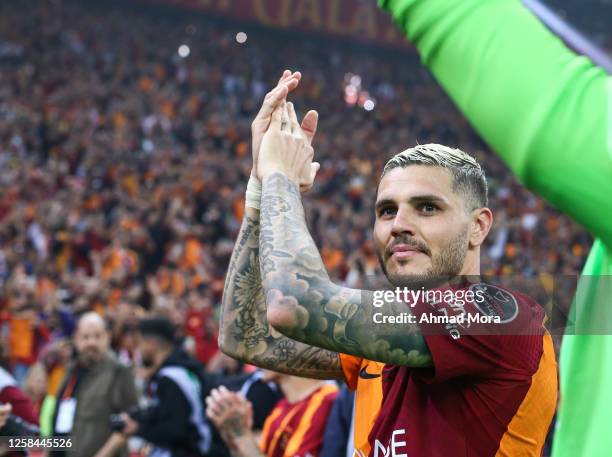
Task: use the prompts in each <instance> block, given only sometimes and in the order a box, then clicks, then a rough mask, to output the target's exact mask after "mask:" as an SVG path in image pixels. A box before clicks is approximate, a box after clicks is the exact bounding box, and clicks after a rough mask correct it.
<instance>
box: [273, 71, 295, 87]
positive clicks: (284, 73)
mask: <svg viewBox="0 0 612 457" xmlns="http://www.w3.org/2000/svg"><path fill="white" fill-rule="evenodd" d="M291 75H292V73H291V70H285V71H283V74H282V75H281V77H280V79H279V80H278V83H277V84H276V85H277V86H279V85H280V83H282V82H283V81H285V80H286V79H287V78H289V76H291Z"/></svg>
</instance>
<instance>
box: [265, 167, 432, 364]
mask: <svg viewBox="0 0 612 457" xmlns="http://www.w3.org/2000/svg"><path fill="white" fill-rule="evenodd" d="M259 245H260V252H261V259H260V264H261V274H262V278H263V285H264V289H265V292H266V294H267V297H268V306H273V307H274V309H275V310H279V309H280V310H283V311H286V313H285V314H286V315H287V316H290V317H289V318H288V319H289V320H290V323H288V324H287V325H286V326H279V327H278V329H279V330H280V331H282V333H283V334H285V335H287V336H289V337H290V338H292V339H295V340H298V341H302V342H304V343H307V344H312V345H314V346H318V347H323V348H327V349H330V350H333V351H338V352H344V353H348V354H354V355H357V356H361V357H365V358H368V359H370V360H376V361H381V362H385V363H391V364H396V365H409V366H414V367H424V366H430V365H431V355H430V353H429V350H428V348H427V345H426V343H425V340H424V338H423V336H422V334H421V332H420V330H419V327H418V325H416V324H414V325H391V324H375V323H374V322H373V319H372V314H373V312H374V310H375V308H374V307H373V306H372V294H371V292H369V291H362V290H356V289H348V288H343V287H340V286H338V285H336V284H334V283H333V282H332V281H331V280H330V278H329V276H328V274H327V271H326V269H325V265H324V264H323V260H322V259H321V255H320V254H319V251H318V249H317V247H316V245H315V243H314V241H313V239H312V237H311V236H310V233H309V232H308V227H307V225H306V219H305V215H304V208H303V206H302V201H301V197H300V192H299V188H298V186H297V185H296V184H295V183H293V182H292V181H290V180H289V179H288V178H287V177H286V176H285V175H283V174H282V173H274V174H272V175H271V176H269V177H268V178H267V179H266V180H265V181H264V183H263V195H262V201H261V233H260V236H259ZM386 306H387V308H386V311H387V312H393V313H395V314H400V313H402V312H403V313H405V312H409V307H408V306H406V305H405V304H404V303H395V304H389V305H386Z"/></svg>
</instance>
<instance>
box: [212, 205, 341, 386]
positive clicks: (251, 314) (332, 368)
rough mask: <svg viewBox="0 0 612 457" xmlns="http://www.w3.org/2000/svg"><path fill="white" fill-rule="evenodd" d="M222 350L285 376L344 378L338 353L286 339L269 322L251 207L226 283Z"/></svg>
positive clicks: (256, 217)
mask: <svg viewBox="0 0 612 457" xmlns="http://www.w3.org/2000/svg"><path fill="white" fill-rule="evenodd" d="M219 348H220V349H221V350H222V351H223V352H224V353H226V354H227V355H229V356H230V357H233V358H236V359H239V360H242V361H244V362H247V363H252V364H253V365H257V366H259V367H262V368H267V369H271V370H274V371H280V372H282V373H287V374H292V375H296V376H303V377H308V378H318V379H332V378H335V379H342V378H343V374H342V369H341V367H340V361H339V358H338V354H337V353H336V352H334V351H329V350H326V349H321V348H318V347H313V346H310V345H307V344H304V343H300V342H298V341H295V340H292V339H290V338H287V337H286V336H284V335H282V334H281V333H279V332H278V331H276V330H274V328H272V327H271V326H270V325H269V324H268V320H267V318H266V300H265V296H264V294H263V289H262V284H261V276H260V266H259V211H257V210H255V209H252V208H247V209H246V213H245V218H244V221H243V223H242V228H241V229H240V234H239V235H238V241H237V242H236V246H235V247H234V252H233V254H232V259H231V261H230V266H229V270H228V273H227V278H226V280H225V289H224V291H223V300H222V303H221V319H220V330H219Z"/></svg>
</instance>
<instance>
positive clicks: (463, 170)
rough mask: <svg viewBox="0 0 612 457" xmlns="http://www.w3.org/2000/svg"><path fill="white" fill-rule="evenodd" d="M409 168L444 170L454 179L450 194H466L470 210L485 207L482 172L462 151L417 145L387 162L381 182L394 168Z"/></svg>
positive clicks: (484, 186)
mask: <svg viewBox="0 0 612 457" xmlns="http://www.w3.org/2000/svg"><path fill="white" fill-rule="evenodd" d="M410 165H425V166H428V167H442V168H446V169H447V170H449V171H450V173H451V174H452V175H453V190H454V191H463V192H464V193H466V196H467V197H468V199H469V200H470V203H471V205H470V206H471V208H470V210H471V209H475V208H479V207H484V206H487V205H488V196H487V193H488V190H489V189H488V186H487V179H486V177H485V172H484V170H483V169H482V167H481V166H480V164H479V163H478V162H477V161H476V159H474V157H472V156H471V155H469V154H467V153H465V152H463V151H462V150H461V149H453V148H449V147H448V146H444V145H441V144H434V143H432V144H419V145H416V146H415V147H413V148H409V149H406V150H404V151H402V152H400V153H399V154H396V155H395V156H393V157H392V158H391V159H389V161H388V162H387V163H386V164H385V167H384V168H383V172H382V175H381V178H382V177H383V176H385V175H386V174H387V173H388V172H389V171H391V170H393V169H394V168H406V167H408V166H410Z"/></svg>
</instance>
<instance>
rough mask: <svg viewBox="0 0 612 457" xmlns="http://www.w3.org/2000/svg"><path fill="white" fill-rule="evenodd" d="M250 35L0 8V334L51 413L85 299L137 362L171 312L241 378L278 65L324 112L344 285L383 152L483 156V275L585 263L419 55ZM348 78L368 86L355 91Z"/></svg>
mask: <svg viewBox="0 0 612 457" xmlns="http://www.w3.org/2000/svg"><path fill="white" fill-rule="evenodd" d="M239 30H241V28H240V27H237V26H235V25H227V24H225V25H223V24H219V23H215V22H211V21H210V20H206V19H204V18H199V17H194V16H193V15H187V14H180V13H174V12H169V11H168V10H166V9H161V8H160V9H158V8H157V7H155V8H154V7H148V8H147V9H146V11H145V10H144V8H142V9H139V8H138V6H132V7H128V6H124V7H123V8H121V9H117V8H102V7H99V6H95V5H94V4H90V3H82V2H76V1H40V0H35V1H32V2H29V5H28V12H27V14H24V12H23V8H22V6H20V5H19V4H18V3H15V2H2V3H1V4H0V31H1V33H0V36H1V37H2V38H1V39H2V42H0V170H1V171H0V188H1V189H2V192H1V193H0V313H1V314H0V325H1V329H2V331H1V334H0V338H2V341H1V345H2V349H3V353H2V357H3V359H4V360H3V362H4V363H6V364H7V366H8V367H10V370H11V371H12V373H13V374H14V375H15V377H16V378H17V380H18V381H19V382H21V383H22V386H23V387H24V389H25V391H26V392H27V393H28V395H30V396H31V398H32V399H33V400H34V401H35V403H37V404H38V405H40V404H41V402H42V400H43V398H44V396H45V395H46V394H47V393H53V392H54V391H55V390H56V389H57V387H58V384H59V382H60V380H61V378H62V376H63V370H64V366H65V364H66V362H67V360H68V359H69V358H70V356H71V352H70V346H69V343H68V341H69V337H70V335H71V334H72V332H73V330H74V326H75V319H76V317H77V316H78V315H79V314H81V313H83V312H84V311H89V310H93V311H96V312H98V313H100V314H101V315H103V316H104V317H105V318H106V319H107V320H108V322H109V323H110V324H111V328H112V337H113V341H112V346H113V348H114V349H115V350H116V352H117V353H118V355H119V357H120V358H121V359H122V360H124V361H125V362H126V363H128V364H133V365H135V366H139V359H138V357H139V356H138V352H137V351H135V348H134V334H135V331H136V323H137V321H138V319H139V318H141V317H144V316H146V315H163V316H167V317H168V318H170V319H171V320H172V321H173V322H174V323H175V324H177V325H179V326H180V328H181V329H182V332H183V335H184V336H185V339H186V343H185V344H186V347H188V348H189V349H190V350H191V351H192V353H193V354H194V355H195V356H196V357H197V358H198V359H199V360H200V362H201V363H203V364H205V365H207V368H208V370H209V371H219V370H221V371H225V372H233V371H235V370H237V369H239V367H238V366H237V364H236V363H234V362H233V361H231V360H229V359H227V358H225V357H224V356H222V355H220V354H218V353H217V347H216V338H217V329H216V325H217V324H216V310H217V308H218V303H219V301H220V297H221V293H222V290H223V281H224V275H225V272H226V268H227V265H228V262H229V256H230V254H231V250H232V247H233V243H234V240H235V237H236V234H237V231H238V229H239V224H240V221H241V219H242V214H243V208H244V192H245V186H246V182H247V178H248V174H249V172H250V163H251V156H250V122H251V121H252V119H253V118H254V116H255V114H256V111H257V109H258V108H259V106H260V102H261V99H262V97H263V95H264V94H265V92H266V91H267V90H269V88H270V87H271V86H272V85H273V84H274V83H275V81H276V80H277V79H278V76H279V75H280V73H281V72H282V70H283V69H284V68H291V69H293V70H300V71H301V72H302V74H303V79H302V81H301V83H300V87H299V89H298V90H297V91H296V93H295V94H292V95H291V99H292V100H293V101H294V103H295V105H296V107H297V108H298V109H299V110H301V111H302V113H304V112H306V109H310V108H314V109H317V110H318V111H319V114H320V123H319V130H318V134H317V137H316V138H315V142H314V146H315V154H316V157H317V160H318V161H319V162H321V171H320V172H319V174H318V176H317V181H316V183H315V187H314V189H313V190H312V191H311V192H310V194H309V195H308V197H307V198H306V203H305V204H306V207H307V212H308V221H309V224H310V225H311V227H312V230H313V233H314V236H315V241H316V242H317V244H318V245H319V246H321V247H322V254H323V257H324V261H325V264H326V266H327V268H328V270H329V272H330V275H331V276H332V277H333V278H334V279H335V280H337V281H339V282H343V283H345V284H347V285H349V286H354V287H358V286H359V285H360V284H361V283H362V282H363V280H364V278H365V276H367V275H374V274H376V273H377V272H378V268H379V267H378V260H377V258H376V254H375V253H374V250H373V248H372V244H371V241H370V230H371V222H372V218H373V214H374V211H373V203H374V200H373V190H374V189H375V188H376V183H377V179H378V177H379V173H380V171H381V170H382V165H383V164H384V162H385V161H386V160H387V159H388V158H389V156H390V155H392V154H394V153H397V152H399V151H400V150H401V149H404V148H406V147H409V146H412V145H414V144H415V143H417V142H419V143H427V142H437V143H443V144H448V145H452V146H458V147H461V148H462V149H464V150H466V151H469V152H471V153H473V154H474V155H475V156H476V157H477V159H478V160H479V161H481V162H482V163H484V166H485V170H486V172H487V174H488V178H489V185H490V195H491V208H492V210H493V213H494V215H495V225H494V229H493V233H492V235H491V236H490V237H489V239H490V241H489V245H488V247H487V249H486V250H485V256H484V265H483V270H484V272H485V273H491V274H503V275H512V274H515V275H526V276H540V275H550V274H551V272H552V273H554V274H576V273H577V272H578V271H579V270H580V268H581V266H582V264H583V262H584V257H585V253H586V252H587V250H588V248H589V246H590V243H591V240H590V237H589V236H588V234H586V232H585V231H584V230H582V229H580V228H579V227H577V226H576V225H575V224H573V223H572V222H570V221H569V219H567V218H566V217H564V216H561V215H560V214H559V213H558V212H557V211H555V210H554V209H553V208H551V207H550V206H548V205H546V203H545V202H544V201H543V200H541V199H540V198H537V197H535V196H534V195H532V194H531V193H529V192H528V191H526V190H525V189H524V188H523V187H522V186H521V185H520V184H519V183H518V182H517V181H516V180H515V179H514V178H513V177H512V175H511V174H510V173H509V172H508V171H507V169H506V168H505V166H504V165H503V164H502V163H501V162H500V161H499V159H497V158H496V157H494V156H493V155H492V154H491V153H490V152H488V151H487V148H486V146H485V145H484V144H483V143H482V142H481V141H480V140H479V138H478V136H477V135H476V134H475V133H474V132H473V130H472V129H471V128H470V126H469V125H468V124H467V122H466V121H465V119H464V118H463V117H462V116H461V115H460V114H459V113H458V111H457V110H456V109H455V108H454V106H453V105H452V103H451V102H450V101H449V100H448V98H447V97H446V96H445V95H444V94H443V93H442V91H441V89H440V88H438V87H437V85H436V83H435V81H434V80H433V79H432V77H431V76H430V75H429V74H428V73H427V72H426V71H425V70H424V69H423V68H422V67H421V66H420V65H419V64H418V59H417V56H416V54H415V53H411V52H406V51H386V50H385V51H380V50H374V49H368V48H366V49H355V47H354V45H351V44H349V43H346V42H334V41H333V40H331V39H325V41H321V39H319V38H317V39H314V38H313V39H312V40H309V39H304V36H302V35H291V34H286V33H281V32H270V31H265V30H259V29H253V30H250V29H249V30H248V40H247V42H246V43H244V44H239V43H237V42H236V40H235V34H236V32H237V31H239ZM279 37H280V38H281V39H279ZM321 43H324V46H321ZM181 44H186V45H187V46H188V47H189V48H188V51H189V52H188V55H187V56H183V57H181V56H180V55H179V54H178V53H177V49H178V47H179V46H180V45H181ZM183 54H185V52H183ZM349 85H352V86H353V87H357V89H358V91H359V90H361V91H367V92H368V95H367V96H366V95H364V96H363V97H359V92H358V96H357V97H356V98H354V99H351V97H350V93H349V92H350V91H347V90H346V89H347V86H349ZM368 98H369V99H371V100H372V101H373V102H375V105H374V106H373V109H372V110H369V111H368V110H366V109H364V108H363V106H362V105H363V103H364V99H368ZM373 104H374V103H373ZM545 272H547V273H545ZM37 362H38V363H37Z"/></svg>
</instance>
